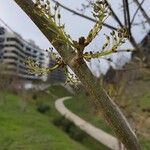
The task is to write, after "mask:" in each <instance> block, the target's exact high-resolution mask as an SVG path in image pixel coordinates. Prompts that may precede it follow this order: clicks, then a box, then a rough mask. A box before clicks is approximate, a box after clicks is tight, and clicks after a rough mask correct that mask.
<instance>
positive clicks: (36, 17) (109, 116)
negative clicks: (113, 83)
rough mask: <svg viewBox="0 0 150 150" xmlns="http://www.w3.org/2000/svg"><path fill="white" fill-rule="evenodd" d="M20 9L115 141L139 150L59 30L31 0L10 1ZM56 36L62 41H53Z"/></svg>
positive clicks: (114, 107) (123, 121) (115, 108)
mask: <svg viewBox="0 0 150 150" xmlns="http://www.w3.org/2000/svg"><path fill="white" fill-rule="evenodd" d="M14 1H15V2H16V3H17V4H18V5H19V6H20V7H21V9H22V10H23V11H24V12H25V13H26V14H27V15H28V16H29V17H30V18H31V20H32V21H33V22H34V23H35V24H36V26H37V27H38V28H39V29H40V30H41V32H42V33H43V34H44V35H45V36H46V37H47V39H48V40H49V42H51V43H52V44H53V46H54V47H55V48H56V50H57V51H58V53H59V54H60V55H61V57H62V58H63V60H64V62H65V63H66V64H67V65H69V66H70V68H71V69H72V70H73V71H74V72H75V74H76V75H77V76H78V78H79V79H80V81H81V82H82V84H83V86H84V87H85V89H86V90H87V92H88V93H89V95H90V97H91V100H92V101H93V102H94V103H96V104H97V108H98V109H99V110H100V111H101V112H102V114H103V116H104V118H105V120H107V122H108V123H109V125H110V126H111V127H112V129H113V131H114V132H115V133H116V135H117V137H118V139H119V140H120V141H121V142H122V143H123V144H124V145H125V147H126V148H127V149H129V150H140V145H139V142H138V139H137V137H136V135H135V134H134V132H133V130H132V129H131V127H130V125H129V124H128V122H127V120H126V119H125V117H124V115H123V114H122V112H121V111H120V109H119V108H118V106H117V105H116V104H115V103H114V102H113V100H112V99H111V98H110V97H109V96H108V95H107V93H106V92H105V90H104V89H103V88H102V87H101V86H100V85H99V84H98V83H97V81H96V78H95V77H94V76H93V75H92V73H91V71H90V70H89V68H88V67H87V65H86V63H85V62H84V60H83V59H80V61H78V57H77V54H76V52H75V49H74V48H73V47H72V46H71V45H69V44H68V43H67V40H66V39H65V38H66V37H65V36H64V34H62V31H61V29H60V28H59V27H58V26H57V25H56V24H55V22H53V20H52V19H51V18H47V16H46V15H45V14H44V13H43V12H42V11H41V10H40V9H39V8H37V7H35V6H34V3H33V2H32V0H14ZM58 37H59V38H60V39H63V40H55V42H54V39H55V38H57V39H58Z"/></svg>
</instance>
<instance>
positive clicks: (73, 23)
mask: <svg viewBox="0 0 150 150" xmlns="http://www.w3.org/2000/svg"><path fill="white" fill-rule="evenodd" d="M59 1H60V2H61V3H62V4H64V5H66V6H68V7H70V8H72V9H74V10H77V8H81V3H86V0H82V1H81V0H72V1H71V0H70V1H68V0H59ZM147 1H149V0H147ZM109 2H110V3H111V4H112V6H113V8H115V11H116V13H117V15H118V16H121V13H122V11H121V9H120V3H121V0H118V1H116V0H109ZM117 2H118V3H117ZM143 6H144V8H145V9H146V10H147V12H148V5H147V3H144V5H143ZM133 10H134V6H133ZM148 13H149V12H148ZM61 14H62V15H61V16H62V19H61V22H62V23H65V30H66V32H67V33H69V34H70V35H71V37H72V38H73V39H78V38H79V37H81V36H86V35H87V34H88V32H89V30H90V29H91V28H92V27H93V25H94V24H93V22H90V21H88V20H85V19H82V18H80V17H78V16H76V15H73V14H71V13H68V12H67V11H65V10H63V9H61ZM86 14H87V15H91V10H90V11H86ZM0 18H1V19H2V20H4V21H5V22H6V23H7V24H8V25H9V26H10V27H11V28H12V29H13V30H14V31H16V32H17V33H19V34H21V35H22V37H23V38H25V39H32V40H34V41H35V43H36V44H37V45H38V46H40V47H41V48H42V49H47V48H49V47H50V43H49V42H48V40H47V39H46V38H45V37H44V35H43V34H42V33H41V32H40V31H39V29H38V28H37V27H36V26H35V25H34V23H33V22H32V21H31V20H30V19H29V18H28V16H27V15H26V14H25V13H24V12H23V11H22V10H21V9H20V8H19V7H18V6H17V5H16V3H15V2H14V1H13V0H0ZM138 20H140V16H138V18H137V22H138ZM106 22H108V24H111V25H116V24H115V22H114V21H113V20H112V19H111V18H109V20H107V21H106ZM0 25H2V24H1V23H0ZM149 29H150V28H149V27H147V26H146V30H142V28H140V29H139V27H138V28H137V27H135V28H134V30H133V33H134V35H135V38H136V40H137V41H138V42H140V41H141V40H142V38H143V37H144V36H145V34H146V33H145V31H148V30H149ZM109 32H110V30H109V29H107V28H104V29H103V30H102V32H101V33H100V36H98V37H97V38H96V40H94V41H93V42H92V44H90V46H89V47H88V48H87V49H86V50H87V51H91V50H92V51H95V50H98V49H100V47H101V45H102V44H101V43H103V42H104V38H101V37H103V34H104V33H109ZM127 47H131V45H130V44H129V43H128V42H127V43H126V44H125V45H124V46H123V48H127ZM121 57H122V56H121ZM113 58H114V60H115V59H116V60H117V59H118V57H116V56H114V57H113ZM119 58H120V56H119ZM129 58H130V56H129V55H126V56H125V57H122V59H120V60H124V59H127V60H128V59H129ZM101 62H102V63H100V64H96V65H95V66H97V65H100V68H102V70H103V71H104V72H105V71H106V70H107V69H108V63H107V62H105V60H101ZM94 64H95V63H94ZM93 68H94V67H93ZM97 68H99V67H96V69H97ZM95 71H97V70H95Z"/></svg>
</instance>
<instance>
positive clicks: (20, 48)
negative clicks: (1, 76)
mask: <svg viewBox="0 0 150 150" xmlns="http://www.w3.org/2000/svg"><path fill="white" fill-rule="evenodd" d="M28 58H31V59H33V60H34V61H35V62H38V63H39V64H40V66H41V67H46V66H48V63H49V60H48V54H47V53H46V52H45V51H44V50H41V49H40V48H39V47H38V46H37V45H35V43H34V42H33V41H29V42H27V41H25V40H24V39H23V38H22V37H21V36H20V35H18V34H17V33H12V32H9V31H8V30H7V29H5V28H3V27H0V63H3V64H5V65H6V66H7V67H6V68H7V70H6V72H7V73H10V74H14V75H17V76H19V77H20V78H23V79H25V80H40V79H43V78H44V76H41V75H36V74H31V73H29V71H28V69H27V67H26V65H25V61H26V60H27V59H28Z"/></svg>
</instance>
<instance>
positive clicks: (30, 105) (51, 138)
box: [0, 92, 88, 150]
mask: <svg viewBox="0 0 150 150" xmlns="http://www.w3.org/2000/svg"><path fill="white" fill-rule="evenodd" d="M34 94H35V93H34ZM31 95H32V94H31V93H29V95H27V93H22V98H23V97H24V98H25V99H26V100H25V99H21V98H20V95H19V96H18V95H16V94H13V93H10V92H5V93H4V92H3V93H2V92H1V93H0V149H1V150H77V149H78V150H87V149H88V148H86V147H84V146H83V145H81V144H79V143H78V142H75V141H74V140H72V139H71V138H70V137H69V136H68V135H67V134H65V133H64V132H63V131H62V130H60V129H58V128H57V127H56V126H54V125H53V124H52V121H51V120H52V119H53V116H50V117H48V116H46V115H43V114H41V113H39V112H38V111H37V110H36V109H35V108H36V107H35V105H34V104H35V102H34V101H35V98H36V96H35V95H34V96H33V95H32V96H33V99H30V98H31ZM42 95H43V96H44V95H45V94H44V93H42V92H41V93H39V95H37V97H38V98H40V97H41V96H42ZM47 96H48V95H47ZM44 98H45V100H46V98H48V97H46V96H45V97H43V101H44ZM51 100H53V98H52V97H49V103H51Z"/></svg>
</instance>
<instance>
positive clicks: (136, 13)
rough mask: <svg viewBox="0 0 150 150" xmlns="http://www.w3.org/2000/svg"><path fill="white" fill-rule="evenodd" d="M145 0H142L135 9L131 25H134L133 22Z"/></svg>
mask: <svg viewBox="0 0 150 150" xmlns="http://www.w3.org/2000/svg"><path fill="white" fill-rule="evenodd" d="M144 1H145V0H142V1H141V3H140V5H139V7H138V8H137V10H136V11H135V13H134V15H133V17H132V19H131V26H132V24H133V22H134V19H135V17H136V15H137V13H138V11H139V9H140V6H142V4H143V3H144Z"/></svg>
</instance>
